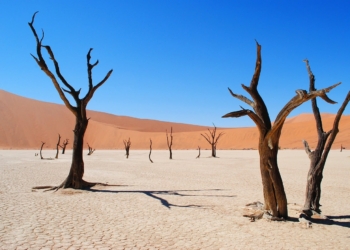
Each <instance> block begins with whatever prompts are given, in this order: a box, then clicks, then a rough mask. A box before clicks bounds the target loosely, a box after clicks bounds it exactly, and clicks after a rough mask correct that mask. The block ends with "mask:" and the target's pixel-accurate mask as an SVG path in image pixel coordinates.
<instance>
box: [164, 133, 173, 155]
mask: <svg viewBox="0 0 350 250" xmlns="http://www.w3.org/2000/svg"><path fill="white" fill-rule="evenodd" d="M165 131H166V143H167V145H168V148H169V153H170V156H169V159H170V160H172V159H173V152H172V151H171V147H172V146H173V127H171V129H170V140H169V138H168V130H165Z"/></svg>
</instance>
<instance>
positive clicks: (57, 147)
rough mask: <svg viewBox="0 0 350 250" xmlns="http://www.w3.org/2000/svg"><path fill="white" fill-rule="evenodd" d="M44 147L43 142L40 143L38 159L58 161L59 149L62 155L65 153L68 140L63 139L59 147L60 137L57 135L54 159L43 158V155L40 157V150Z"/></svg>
mask: <svg viewBox="0 0 350 250" xmlns="http://www.w3.org/2000/svg"><path fill="white" fill-rule="evenodd" d="M44 145H45V142H43V141H42V142H41V147H40V159H42V160H53V159H58V153H59V147H60V148H62V154H64V153H65V151H66V147H67V145H68V139H65V140H64V141H63V142H62V145H61V135H60V134H58V141H57V144H56V156H55V158H51V157H50V158H44V157H43V155H42V150H43V147H44Z"/></svg>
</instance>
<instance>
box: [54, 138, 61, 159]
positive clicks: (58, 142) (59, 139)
mask: <svg viewBox="0 0 350 250" xmlns="http://www.w3.org/2000/svg"><path fill="white" fill-rule="evenodd" d="M60 141H61V135H60V134H58V141H57V145H56V156H55V158H56V159H58V147H60Z"/></svg>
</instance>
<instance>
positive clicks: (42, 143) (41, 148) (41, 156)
mask: <svg viewBox="0 0 350 250" xmlns="http://www.w3.org/2000/svg"><path fill="white" fill-rule="evenodd" d="M44 145H45V142H43V141H42V142H41V147H40V159H42V160H44V157H43V155H42V153H41V151H42V150H43V147H44Z"/></svg>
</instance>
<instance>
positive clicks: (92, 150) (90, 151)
mask: <svg viewBox="0 0 350 250" xmlns="http://www.w3.org/2000/svg"><path fill="white" fill-rule="evenodd" d="M87 145H88V149H89V153H88V154H87V155H92V153H93V152H95V150H96V149H92V147H90V145H89V143H87Z"/></svg>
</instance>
